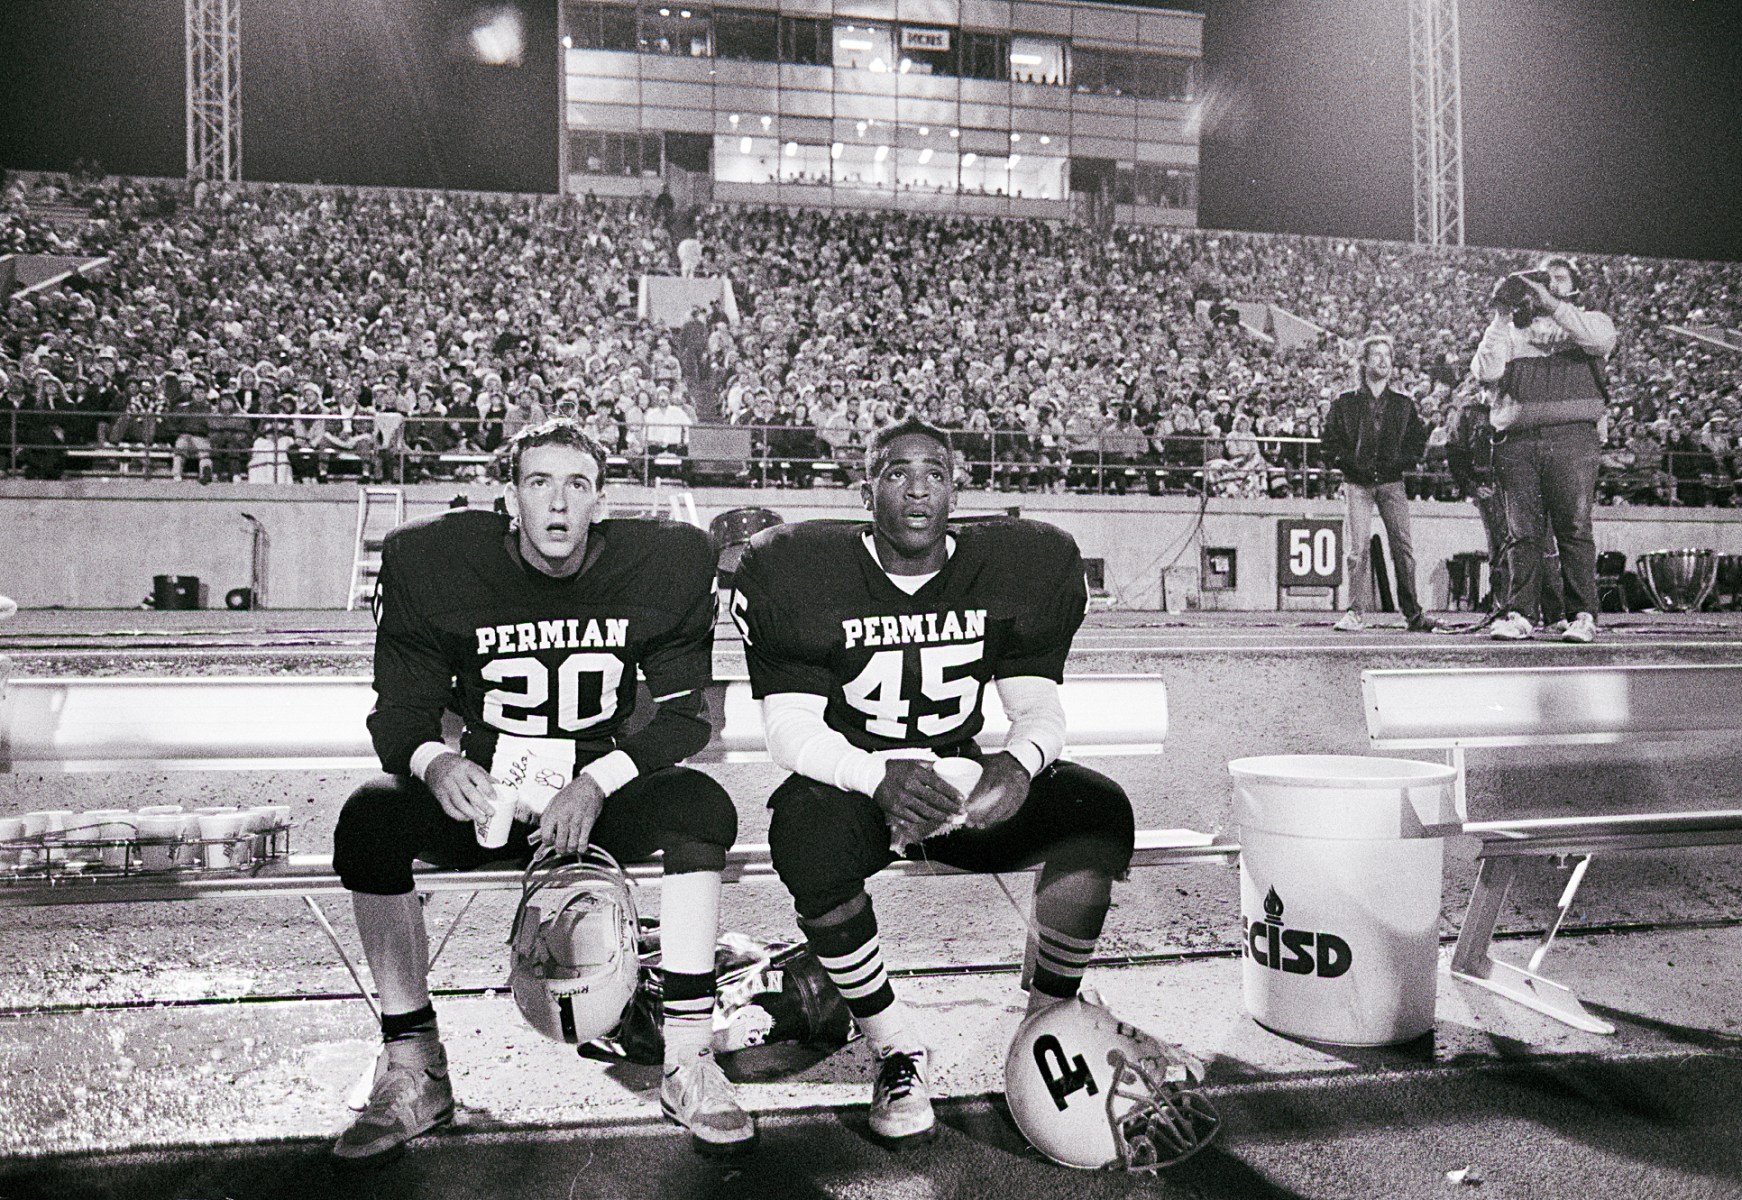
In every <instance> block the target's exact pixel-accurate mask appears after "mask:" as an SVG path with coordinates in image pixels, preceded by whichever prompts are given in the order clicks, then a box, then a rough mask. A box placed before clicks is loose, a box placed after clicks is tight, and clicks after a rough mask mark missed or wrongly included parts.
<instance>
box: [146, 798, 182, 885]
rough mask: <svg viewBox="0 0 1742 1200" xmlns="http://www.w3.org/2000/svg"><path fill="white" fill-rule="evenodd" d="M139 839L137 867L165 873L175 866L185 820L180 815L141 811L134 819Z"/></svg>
mask: <svg viewBox="0 0 1742 1200" xmlns="http://www.w3.org/2000/svg"><path fill="white" fill-rule="evenodd" d="M134 821H135V823H136V826H137V829H138V833H137V835H136V836H137V837H138V839H139V866H140V868H141V869H142V870H146V871H167V870H169V869H170V868H171V867H173V866H175V865H176V864H175V856H176V851H177V850H179V849H180V848H181V829H182V825H183V824H184V823H185V818H184V817H183V816H182V814H181V813H178V812H169V813H148V812H145V811H144V810H141V811H140V813H139V815H138V816H137V817H135V818H134Z"/></svg>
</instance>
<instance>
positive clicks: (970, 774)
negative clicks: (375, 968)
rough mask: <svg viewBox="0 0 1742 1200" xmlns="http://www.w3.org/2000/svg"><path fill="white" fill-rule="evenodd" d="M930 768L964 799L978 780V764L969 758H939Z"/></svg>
mask: <svg viewBox="0 0 1742 1200" xmlns="http://www.w3.org/2000/svg"><path fill="white" fill-rule="evenodd" d="M931 769H932V770H933V771H935V772H937V774H938V775H939V776H940V777H941V778H942V779H943V781H944V782H945V783H947V784H949V785H950V786H951V787H953V788H955V789H956V791H958V792H960V793H961V796H962V799H963V800H964V801H966V800H967V798H968V793H970V792H972V791H973V790H974V785H975V784H977V783H979V782H980V774H981V768H980V764H979V763H977V762H975V761H974V760H973V759H971V758H940V759H939V760H938V761H937V762H935V763H933V764H932V768H931Z"/></svg>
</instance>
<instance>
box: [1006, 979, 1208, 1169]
mask: <svg viewBox="0 0 1742 1200" xmlns="http://www.w3.org/2000/svg"><path fill="white" fill-rule="evenodd" d="M1202 1077H1203V1064H1201V1063H1199V1062H1198V1061H1197V1060H1196V1059H1194V1058H1192V1057H1191V1056H1190V1055H1189V1054H1187V1053H1186V1052H1185V1051H1184V1050H1181V1049H1180V1048H1179V1047H1177V1046H1169V1045H1166V1044H1164V1043H1162V1042H1159V1041H1157V1040H1156V1039H1155V1038H1152V1037H1150V1036H1149V1035H1148V1034H1147V1033H1144V1032H1143V1031H1142V1030H1141V1029H1137V1028H1135V1027H1134V1026H1131V1025H1127V1024H1125V1023H1124V1022H1123V1021H1121V1020H1119V1018H1118V1017H1115V1016H1114V1015H1113V1014H1112V1013H1110V1012H1108V1011H1107V1010H1106V1009H1105V1008H1103V1007H1102V1006H1101V1005H1100V1004H1098V1003H1094V1002H1092V1001H1090V1000H1084V999H1081V998H1078V999H1074V1000H1066V1001H1064V1002H1063V1003H1060V1004H1055V1005H1053V1006H1052V1007H1050V1008H1047V1009H1044V1010H1042V1011H1041V1012H1037V1013H1035V1014H1034V1015H1033V1016H1031V1017H1029V1018H1028V1019H1027V1020H1025V1021H1024V1022H1023V1023H1022V1025H1021V1027H1020V1028H1019V1029H1017V1031H1016V1038H1015V1040H1014V1041H1012V1042H1011V1044H1010V1054H1009V1056H1008V1057H1007V1058H1006V1059H1005V1060H1004V1095H1005V1099H1006V1100H1007V1101H1008V1102H1009V1104H1010V1114H1011V1116H1013V1117H1014V1118H1015V1119H1016V1127H1017V1128H1018V1129H1020V1130H1021V1131H1022V1135H1023V1136H1024V1137H1026V1138H1027V1139H1028V1140H1029V1142H1030V1143H1031V1144H1032V1145H1033V1146H1034V1148H1035V1149H1036V1150H1039V1151H1040V1152H1041V1153H1042V1154H1044V1155H1046V1156H1047V1157H1048V1158H1050V1159H1052V1160H1053V1161H1054V1162H1056V1163H1062V1164H1063V1165H1065V1166H1067V1167H1120V1168H1123V1169H1125V1170H1128V1171H1156V1170H1159V1169H1160V1168H1162V1167H1168V1166H1172V1165H1173V1164H1174V1163H1177V1162H1182V1161H1184V1160H1185V1159H1187V1158H1190V1157H1191V1156H1192V1155H1193V1154H1196V1153H1197V1152H1198V1151H1199V1150H1202V1149H1203V1148H1204V1147H1205V1146H1207V1145H1209V1143H1210V1142H1211V1140H1212V1139H1214V1138H1215V1136H1216V1132H1217V1131H1218V1130H1219V1129H1220V1128H1221V1126H1222V1119H1221V1117H1219V1116H1218V1115H1217V1114H1216V1110H1215V1108H1214V1107H1213V1106H1212V1105H1211V1104H1210V1102H1209V1101H1208V1100H1206V1099H1205V1098H1204V1097H1203V1096H1201V1095H1199V1094H1198V1093H1197V1092H1195V1091H1193V1090H1192V1084H1193V1083H1195V1082H1196V1081H1197V1080H1198V1079H1201V1078H1202Z"/></svg>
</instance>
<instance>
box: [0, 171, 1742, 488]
mask: <svg viewBox="0 0 1742 1200" xmlns="http://www.w3.org/2000/svg"><path fill="white" fill-rule="evenodd" d="M89 190H90V191H91V192H94V193H95V195H94V196H91V195H87V197H86V200H87V202H91V203H94V204H101V205H103V206H104V207H103V208H102V212H103V215H102V216H101V217H100V218H98V219H97V220H96V221H95V222H94V223H93V226H94V227H93V229H92V230H90V231H88V232H86V233H84V234H81V235H80V236H81V237H84V238H87V239H89V240H88V241H87V242H86V243H85V244H86V246H87V248H91V249H97V248H100V249H101V250H102V252H104V253H107V254H108V255H109V256H110V263H109V267H108V270H107V271H106V272H105V273H104V274H102V275H101V276H100V277H98V278H94V279H79V280H75V281H73V282H72V283H70V284H69V285H68V286H66V287H63V288H61V289H59V290H58V291H52V292H48V293H46V294H44V293H36V294H32V295H31V296H29V297H27V298H20V297H16V296H15V297H13V298H12V300H11V301H10V302H9V303H8V304H7V305H6V306H5V310H4V312H3V313H0V373H3V374H4V377H5V378H4V379H3V380H0V441H10V442H11V443H12V448H11V458H10V460H9V461H8V462H6V463H5V464H3V465H6V466H8V467H10V468H11V469H14V470H19V471H22V472H24V473H27V474H32V475H57V474H59V473H61V472H63V471H65V470H66V469H67V468H68V454H69V451H75V450H82V452H83V454H84V459H83V461H96V462H98V463H102V462H115V463H121V462H126V461H128V456H129V455H133V456H136V457H140V458H142V460H143V462H144V463H146V464H149V463H150V461H151V457H152V456H151V455H150V454H146V453H143V452H144V451H149V450H150V449H151V448H153V447H155V448H156V449H157V451H158V456H159V457H162V458H166V459H167V460H168V463H167V469H168V470H170V471H171V472H173V473H174V474H176V475H178V476H180V475H184V474H185V475H187V476H190V477H193V476H196V475H197V476H198V477H199V478H202V479H210V478H220V477H221V478H233V479H250V480H257V481H267V482H273V481H282V480H289V479H311V480H318V479H322V478H326V477H329V476H330V475H333V474H335V473H339V472H347V473H356V474H358V475H360V476H361V477H363V478H370V479H396V480H398V479H403V480H415V479H419V478H430V477H451V476H453V475H455V474H461V475H480V474H483V473H485V472H487V471H489V470H490V469H491V467H492V462H493V453H494V451H495V450H496V448H497V447H498V446H500V445H501V443H502V442H503V440H504V439H505V438H506V437H509V436H511V435H512V434H513V432H514V431H515V430H516V429H518V428H519V427H521V426H522V425H524V424H527V423H530V422H535V421H537V420H540V419H542V418H543V417H545V416H547V415H550V414H554V413H571V414H573V415H575V416H577V417H579V418H581V419H583V420H585V421H587V422H588V423H589V425H590V426H591V427H592V429H593V431H594V432H595V433H596V434H597V435H598V436H599V437H600V439H601V441H603V442H604V443H605V444H606V445H607V446H608V447H610V448H611V449H613V450H614V451H616V452H617V453H618V454H620V455H622V456H623V458H624V459H625V460H626V462H627V463H628V464H629V466H630V469H631V470H637V469H641V470H644V469H647V468H646V464H648V463H649V462H651V461H654V460H655V459H657V458H658V457H659V456H662V455H679V456H681V455H682V454H683V452H684V450H685V447H686V445H687V443H688V442H689V440H690V437H691V429H692V427H693V426H695V425H716V424H734V425H741V426H744V425H747V426H750V427H751V430H752V435H751V436H752V447H753V452H752V453H753V457H752V460H751V463H750V469H749V473H750V477H751V479H752V481H753V482H758V483H766V484H768V485H770V486H774V485H804V484H808V483H811V482H813V481H815V479H816V478H817V477H818V476H819V474H821V473H823V472H824V471H827V472H828V473H829V474H830V475H832V476H834V477H835V478H837V479H847V478H851V476H852V472H853V470H854V468H855V464H856V461H857V458H858V457H859V454H860V451H861V448H862V446H863V444H864V439H865V437H866V435H867V434H868V433H869V432H870V431H872V430H873V429H875V428H877V427H878V426H879V425H881V424H885V423H888V422H891V421H894V420H897V419H899V417H900V416H901V415H903V414H905V413H909V412H915V413H919V414H922V415H925V416H927V417H929V418H931V419H933V420H936V421H938V422H940V423H941V424H944V425H945V426H947V427H950V428H952V429H955V430H958V431H960V432H959V440H960V443H961V447H962V449H963V450H964V452H965V453H964V458H965V459H966V460H967V463H968V466H967V468H966V474H967V475H968V476H969V478H970V480H971V482H972V483H973V484H975V485H977V486H983V487H1000V488H1013V489H1020V490H1034V489H1039V490H1046V489H1051V490H1061V489H1067V488H1074V489H1092V490H1114V491H1124V490H1128V489H1141V490H1148V491H1152V492H1161V491H1168V492H1182V491H1198V490H1202V489H1209V490H1210V491H1212V492H1215V493H1219V494H1229V495H1254V496H1257V495H1288V494H1294V495H1300V494H1315V495H1325V494H1329V493H1330V492H1333V491H1334V490H1335V479H1334V477H1332V476H1330V475H1329V474H1328V473H1327V472H1326V471H1325V470H1324V468H1323V462H1322V459H1321V458H1320V455H1319V448H1318V442H1317V438H1318V435H1319V431H1320V428H1321V422H1322V419H1323V415H1324V413H1325V411H1326V410H1327V409H1328V407H1329V404H1330V400H1331V398H1332V397H1333V396H1334V395H1335V394H1336V393H1338V392H1339V391H1341V390H1343V389H1344V388H1346V387H1348V386H1351V384H1352V381H1353V378H1354V374H1353V362H1352V350H1353V346H1354V344H1355V342H1356V341H1357V340H1358V339H1359V338H1360V337H1361V336H1362V335H1364V334H1366V333H1369V332H1386V333H1390V334H1392V335H1393V336H1394V337H1395V339H1396V345H1397V362H1398V376H1397V379H1396V381H1395V383H1396V386H1398V387H1400V388H1401V389H1403V390H1405V391H1407V392H1409V393H1410V394H1411V395H1413V396H1414V397H1415V399H1416V402H1417V404H1418V407H1419V409H1420V411H1421V412H1422V414H1423V416H1424V418H1425V419H1426V420H1427V422H1428V424H1429V426H1430V429H1431V430H1432V434H1431V436H1430V440H1429V448H1428V458H1427V461H1426V462H1425V463H1424V464H1423V467H1422V469H1421V470H1420V471H1419V472H1418V473H1417V474H1416V476H1415V477H1414V478H1413V479H1412V481H1411V490H1412V494H1414V495H1417V496H1421V497H1433V498H1443V499H1451V498H1453V497H1454V495H1455V491H1454V489H1453V485H1452V483H1451V481H1450V477H1449V475H1448V474H1447V473H1446V471H1445V468H1444V447H1445V440H1446V439H1445V431H1444V421H1445V417H1446V414H1447V411H1448V409H1449V407H1450V404H1449V402H1450V399H1451V395H1452V392H1453V390H1454V389H1455V388H1458V387H1463V386H1469V385H1468V384H1467V382H1465V381H1464V375H1465V368H1466V367H1467V365H1468V361H1469V357H1470V353H1471V351H1472V349H1473V347H1474V344H1475V341H1476V339H1477V337H1478V335H1479V333H1480V330H1481V328H1482V325H1483V324H1484V323H1485V322H1486V320H1487V312H1486V308H1485V301H1486V298H1487V296H1488V293H1489V290H1490V288H1491V286H1492V284H1493V281H1494V280H1495V279H1496V278H1497V277H1498V276H1500V275H1502V274H1504V273H1505V272H1507V271H1509V270H1515V269H1518V268H1519V267H1522V266H1527V265H1530V262H1531V256H1530V255H1529V254H1526V253H1523V252H1507V251H1493V250H1476V249H1457V250H1453V249H1424V248H1420V247H1414V246H1408V245H1400V244H1394V243H1378V242H1355V241H1344V240H1334V239H1324V238H1305V237H1290V236H1281V235H1257V234H1231V233H1215V232H1207V231H1195V230H1166V229H1128V228H1113V229H1092V228H1087V227H1080V226H1071V225H1065V224H1060V223H1051V222H1043V221H976V220H968V219H961V218H950V217H938V216H920V215H906V214H900V213H889V212H878V213H850V214H848V213H825V212H818V211H788V210H779V209H747V208H736V209H726V208H712V209H707V210H703V211H701V212H699V213H694V214H686V213H683V212H674V210H673V207H672V205H671V204H670V203H669V201H667V202H663V203H662V202H659V201H651V202H630V201H609V202H605V201H597V200H594V199H591V198H588V199H584V200H583V199H574V198H566V199H559V198H554V197H550V198H525V197H505V196H478V195H470V194H460V193H405V192H355V191H345V190H338V189H328V188H301V187H290V186H280V187H249V188H245V189H236V190H214V191H212V192H211V193H210V194H202V195H200V196H197V197H196V196H180V195H178V194H175V191H174V188H173V185H151V186H146V185H141V184H133V183H127V182H125V181H120V182H117V181H109V182H106V183H101V184H91V185H89ZM10 203H11V202H10V200H9V201H8V207H10ZM21 211H22V210H21ZM8 219H10V218H8ZM30 229H31V226H30V224H29V221H28V219H27V218H26V219H25V220H23V221H21V222H20V223H18V224H16V225H12V224H0V230H4V231H7V232H6V233H5V236H7V237H13V236H14V233H15V232H16V233H17V236H18V237H20V238H22V239H23V240H24V241H29V239H30V238H31V237H33V236H35V235H34V234H32V233H31V232H30ZM17 231H22V232H17ZM680 244H681V245H685V246H686V251H687V254H686V256H687V257H689V258H690V259H691V263H690V264H686V265H688V266H689V271H688V272H686V273H691V272H694V273H699V274H702V275H716V274H718V275H724V276H726V277H728V278H730V279H731V280H732V282H733V285H734V289H735V296H736V299H737V304H738V307H739V309H740V312H741V320H739V321H738V322H736V323H732V322H729V321H727V319H726V317H725V316H724V314H723V313H722V312H721V310H720V308H719V307H718V306H716V307H714V308H713V309H711V310H708V311H697V312H694V313H693V314H691V316H690V317H689V319H688V320H687V322H685V323H684V324H683V325H681V326H680V327H677V328H669V329H668V328H664V327H661V326H658V325H655V324H654V323H652V322H649V321H647V320H645V319H643V318H641V317H640V316H638V314H637V308H636V304H635V301H636V297H637V287H638V283H637V281H638V280H639V278H640V277H641V276H642V275H644V274H649V273H655V274H658V273H669V274H677V273H679V270H680V263H679V254H678V247H679V245H680ZM697 249H699V250H700V252H701V254H702V256H703V257H702V261H701V262H700V264H699V266H698V265H695V264H694V262H693V260H694V255H695V253H696V251H697ZM1583 266H1584V268H1585V271H1586V276H1587V280H1588V284H1587V300H1586V305H1587V307H1597V308H1602V309H1604V310H1605V311H1608V312H1609V313H1610V314H1611V315H1612V316H1613V318H1614V319H1615V323H1616V325H1617V326H1618V327H1619V328H1620V330H1621V331H1622V341H1621V346H1620V348H1619V349H1618V351H1617V353H1616V355H1615V358H1614V359H1613V361H1612V363H1611V369H1610V378H1609V387H1610V394H1611V399H1612V406H1611V414H1610V419H1609V421H1608V429H1607V438H1608V446H1607V448H1606V451H1605V456H1604V464H1605V471H1604V476H1603V482H1602V485H1601V486H1602V488H1603V492H1604V496H1605V498H1606V499H1609V500H1612V501H1626V502H1631V503H1678V504H1717V503H1729V502H1731V501H1732V500H1733V498H1734V495H1735V484H1734V482H1733V481H1734V480H1736V479H1737V478H1738V473H1739V470H1742V463H1738V461H1737V450H1736V443H1735V441H1734V438H1733V435H1732V423H1733V422H1734V421H1736V420H1737V418H1738V417H1739V416H1742V393H1739V391H1738V388H1737V382H1736V361H1735V359H1734V358H1733V357H1729V356H1727V355H1726V352H1724V351H1722V350H1713V349H1709V348H1707V347H1705V346H1704V345H1703V344H1702V343H1699V342H1695V341H1690V340H1687V339H1685V338H1682V337H1679V336H1677V335H1674V334H1671V333H1669V332H1668V331H1666V330H1665V329H1664V326H1665V325H1666V324H1668V323H1678V324H1711V325H1716V326H1720V327H1728V328H1732V329H1733V328H1737V327H1739V326H1742V265H1738V264H1724V263H1697V262H1682V261H1671V260H1659V259H1640V258H1629V257H1607V258H1589V259H1586V260H1584V262H1583ZM1230 298H1232V299H1239V300H1246V299H1258V300H1268V301H1273V302H1275V303H1277V304H1278V305H1280V306H1281V307H1283V308H1285V309H1288V310H1290V311H1291V312H1293V313H1295V314H1297V315H1299V316H1301V317H1303V318H1305V319H1307V320H1308V321H1311V322H1313V323H1315V324H1316V325H1318V326H1319V327H1321V328H1322V329H1323V330H1324V331H1325V333H1324V335H1323V336H1322V337H1320V338H1318V339H1317V340H1314V341H1308V342H1306V343H1304V344H1300V345H1296V346H1294V347H1292V348H1290V349H1286V350H1283V349H1278V348H1277V346H1276V345H1275V344H1274V343H1272V342H1271V341H1270V340H1268V339H1267V338H1265V337H1263V336H1259V335H1256V334H1254V333H1253V332H1252V331H1249V330H1246V329H1244V328H1242V327H1241V326H1240V325H1239V324H1238V321H1237V319H1230V314H1231V313H1232V310H1231V309H1230V308H1229V307H1228V306H1227V305H1225V304H1224V303H1223V302H1224V301H1226V300H1228V299H1230ZM1210 305H1213V306H1214V311H1215V312H1216V314H1217V319H1215V320H1204V319H1202V317H1201V315H1200V311H1201V310H1202V309H1203V308H1206V307H1208V306H1210ZM104 452H107V453H108V454H109V457H108V458H105V457H104Z"/></svg>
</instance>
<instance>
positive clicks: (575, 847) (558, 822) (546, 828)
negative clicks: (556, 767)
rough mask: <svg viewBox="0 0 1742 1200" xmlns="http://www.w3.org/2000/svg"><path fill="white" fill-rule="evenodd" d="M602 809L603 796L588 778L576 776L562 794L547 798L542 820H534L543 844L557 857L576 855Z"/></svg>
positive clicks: (599, 789)
mask: <svg viewBox="0 0 1742 1200" xmlns="http://www.w3.org/2000/svg"><path fill="white" fill-rule="evenodd" d="M604 806H605V792H604V790H603V789H602V788H600V787H599V785H598V783H597V782H596V781H595V780H594V779H593V777H592V776H591V775H588V774H586V773H584V772H583V773H582V774H580V775H576V776H575V777H574V779H573V780H572V781H570V782H569V783H568V784H567V785H566V786H565V787H564V788H563V790H562V791H560V792H558V793H557V794H556V795H554V796H552V797H551V798H550V803H549V804H547V805H546V806H545V809H544V816H542V817H540V818H539V819H538V832H539V836H540V840H541V841H542V842H543V844H544V845H545V846H547V847H549V848H550V849H552V850H555V851H556V852H557V853H558V854H579V853H580V852H581V851H582V850H584V849H586V847H587V839H588V838H589V837H591V836H592V833H593V822H595V821H597V820H598V819H599V810H600V809H601V808H603V807H604Z"/></svg>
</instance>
